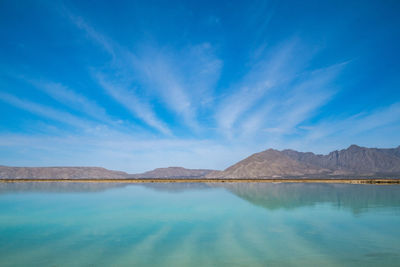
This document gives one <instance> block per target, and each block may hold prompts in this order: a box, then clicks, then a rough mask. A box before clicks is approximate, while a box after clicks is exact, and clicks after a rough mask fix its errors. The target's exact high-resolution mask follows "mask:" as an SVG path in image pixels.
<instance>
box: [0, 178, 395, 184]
mask: <svg viewBox="0 0 400 267" xmlns="http://www.w3.org/2000/svg"><path fill="white" fill-rule="evenodd" d="M0 182H3V183H21V182H23V183H25V182H70V183H343V184H400V179H226V178H225V179H222V178H215V179H210V178H182V179H178V178H177V179H170V178H165V179H164V178H146V179H89V178H83V179H0Z"/></svg>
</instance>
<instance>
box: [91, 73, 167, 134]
mask: <svg viewBox="0 0 400 267" xmlns="http://www.w3.org/2000/svg"><path fill="white" fill-rule="evenodd" d="M95 76H96V79H97V81H98V83H99V84H100V85H101V86H102V87H103V88H104V89H105V90H106V91H107V93H108V94H109V95H110V96H111V97H113V98H114V99H115V100H116V101H118V102H119V103H120V104H121V105H122V106H124V107H125V108H126V109H127V110H129V111H130V112H131V113H132V114H133V115H134V116H136V117H138V118H139V119H141V120H143V121H144V122H145V123H147V124H148V125H150V126H152V127H154V128H155V129H157V130H159V131H160V132H162V133H164V134H167V135H171V131H170V129H169V128H168V127H167V126H166V125H165V124H164V123H163V122H162V121H161V120H159V119H158V118H157V117H156V115H155V113H154V112H153V111H152V110H151V108H150V107H149V106H148V105H146V104H145V102H142V101H141V100H140V99H139V98H138V97H137V96H136V95H135V94H134V93H133V91H132V90H128V89H127V88H125V87H124V86H122V85H118V84H115V83H113V82H109V81H107V80H106V79H105V77H104V76H103V75H102V74H100V73H98V74H96V75H95Z"/></svg>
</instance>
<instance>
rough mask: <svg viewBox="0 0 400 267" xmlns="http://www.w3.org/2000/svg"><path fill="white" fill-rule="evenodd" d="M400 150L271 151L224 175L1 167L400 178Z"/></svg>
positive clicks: (28, 171) (40, 174)
mask: <svg viewBox="0 0 400 267" xmlns="http://www.w3.org/2000/svg"><path fill="white" fill-rule="evenodd" d="M399 176H400V146H398V147H397V148H390V149H379V148H366V147H360V146H357V145H351V146H350V147H348V148H347V149H342V150H336V151H333V152H331V153H329V154H327V155H319V154H314V153H312V152H298V151H295V150H290V149H287V150H282V151H279V150H274V149H268V150H265V151H262V152H259V153H255V154H253V155H251V156H249V157H247V158H245V159H243V160H241V161H239V162H238V163H236V164H234V165H232V166H230V167H228V168H227V169H225V170H223V171H216V170H208V169H185V168H182V167H168V168H157V169H154V170H152V171H148V172H144V173H140V174H128V173H126V172H121V171H112V170H107V169H104V168H100V167H7V166H0V179H1V178H2V179H19V178H32V179H40V178H43V179H45V178H47V179H50V178H54V179H77V178H93V179H101V178H107V179H125V178H131V179H132V178H202V177H205V178H299V179H300V178H308V177H318V178H327V177H328V178H335V177H399Z"/></svg>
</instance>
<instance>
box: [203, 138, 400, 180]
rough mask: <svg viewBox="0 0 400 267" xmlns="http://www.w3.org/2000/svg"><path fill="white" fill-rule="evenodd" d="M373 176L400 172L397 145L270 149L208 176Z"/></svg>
mask: <svg viewBox="0 0 400 267" xmlns="http://www.w3.org/2000/svg"><path fill="white" fill-rule="evenodd" d="M316 175H319V176H327V177H332V176H335V175H336V176H338V175H342V176H373V175H387V176H393V175H400V146H399V147H397V148H392V149H378V148H366V147H360V146H356V145H351V146H350V147H349V148H347V149H343V150H340V151H333V152H331V153H329V154H328V155H316V154H314V153H311V152H298V151H295V150H283V151H278V150H273V149H269V150H266V151H263V152H260V153H256V154H253V155H251V156H250V157H248V158H246V159H244V160H242V161H240V162H238V163H236V164H234V165H232V166H231V167H229V168H227V169H226V170H224V171H219V172H212V173H209V174H208V175H206V177H208V178H263V177H270V178H272V177H289V176H290V177H293V176H297V177H300V176H303V177H304V176H316Z"/></svg>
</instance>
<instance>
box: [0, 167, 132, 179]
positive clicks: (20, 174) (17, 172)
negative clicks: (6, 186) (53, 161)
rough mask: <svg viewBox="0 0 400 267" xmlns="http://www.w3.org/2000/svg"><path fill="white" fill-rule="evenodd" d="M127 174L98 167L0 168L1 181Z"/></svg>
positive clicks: (125, 175)
mask: <svg viewBox="0 0 400 267" xmlns="http://www.w3.org/2000/svg"><path fill="white" fill-rule="evenodd" d="M127 177H128V174H127V173H125V172H121V171H111V170H107V169H104V168H100V167H6V166H0V178H2V179H22V178H26V179H78V178H93V179H100V178H108V179H118V178H127Z"/></svg>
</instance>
